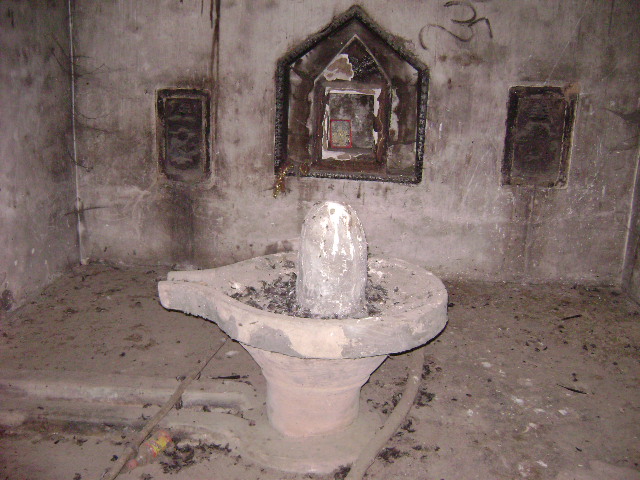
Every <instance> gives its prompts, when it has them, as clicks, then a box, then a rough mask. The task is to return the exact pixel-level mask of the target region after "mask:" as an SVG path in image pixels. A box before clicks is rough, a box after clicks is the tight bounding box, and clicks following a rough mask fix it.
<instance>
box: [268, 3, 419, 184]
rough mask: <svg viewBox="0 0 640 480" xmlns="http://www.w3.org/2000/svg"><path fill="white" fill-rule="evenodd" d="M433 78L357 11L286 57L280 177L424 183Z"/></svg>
mask: <svg viewBox="0 0 640 480" xmlns="http://www.w3.org/2000/svg"><path fill="white" fill-rule="evenodd" d="M427 87H428V70H427V67H426V66H425V65H424V64H422V63H421V62H420V61H419V60H418V59H417V58H415V57H414V56H413V55H412V54H411V53H409V52H408V51H406V49H404V48H403V46H402V45H400V42H399V41H398V39H397V38H396V37H393V36H392V35H390V34H388V33H386V32H384V31H383V30H382V29H381V28H380V27H379V26H378V25H377V24H376V23H375V22H373V21H372V20H371V18H370V17H369V16H368V15H367V14H366V13H365V12H364V10H363V9H362V8H360V7H358V6H354V7H352V8H350V9H349V10H348V11H346V12H345V13H343V14H342V15H340V16H338V17H336V18H335V19H334V20H333V22H332V23H331V24H330V25H329V26H327V27H326V28H325V29H323V30H322V31H321V32H319V33H317V34H315V35H313V36H311V37H310V38H309V39H307V40H306V41H305V42H303V43H302V44H301V45H299V46H298V47H296V48H294V49H293V50H292V51H291V52H289V53H287V54H286V55H285V56H284V57H282V58H281V59H280V60H279V62H278V65H277V71H276V131H275V136H276V138H275V173H276V174H278V175H281V174H283V173H287V174H289V175H299V176H313V177H330V178H346V179H357V180H379V181H390V182H403V183H419V182H420V180H421V176H422V154H423V150H424V131H425V125H426V107H427Z"/></svg>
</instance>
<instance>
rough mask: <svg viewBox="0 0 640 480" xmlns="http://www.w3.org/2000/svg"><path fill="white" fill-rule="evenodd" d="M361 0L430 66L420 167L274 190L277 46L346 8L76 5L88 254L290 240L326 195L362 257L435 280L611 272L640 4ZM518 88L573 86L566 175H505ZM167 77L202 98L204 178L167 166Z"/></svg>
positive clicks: (200, 252)
mask: <svg viewBox="0 0 640 480" xmlns="http://www.w3.org/2000/svg"><path fill="white" fill-rule="evenodd" d="M359 4H360V5H361V6H362V7H363V8H364V9H365V11H366V12H367V13H368V15H369V16H370V17H371V18H373V20H374V21H376V22H377V23H378V24H379V25H380V26H381V27H382V28H383V29H384V30H385V31H387V32H389V33H391V34H393V35H397V36H398V38H397V41H399V42H402V43H403V44H404V46H405V48H406V49H408V50H410V51H412V52H413V53H414V54H415V55H416V56H417V57H418V58H419V59H420V61H421V62H423V63H424V64H426V65H427V67H428V69H429V72H430V79H429V92H428V93H429V96H428V111H427V119H428V123H427V129H426V138H425V153H424V164H423V175H422V181H421V183H419V184H417V185H403V184H392V183H383V182H369V181H352V180H334V179H319V178H295V177H287V178H286V179H285V185H284V192H282V193H281V194H280V195H278V197H277V198H274V197H273V195H272V192H273V190H272V187H273V184H274V181H275V177H274V164H273V162H274V158H273V152H274V120H275V110H274V109H275V96H276V93H275V78H274V75H275V69H276V65H277V62H278V59H279V58H281V57H282V56H284V55H285V54H286V53H287V52H288V51H290V50H291V49H293V48H295V47H296V46H297V45H299V44H301V43H302V42H304V40H305V39H306V38H308V37H309V36H310V35H312V34H314V33H316V32H318V31H320V30H321V29H322V28H324V27H325V26H327V25H328V24H330V22H331V20H332V18H334V16H335V15H338V14H340V13H341V12H343V11H345V10H347V9H348V8H349V7H350V6H351V2H348V1H343V0H318V1H291V0H286V1H285V0H255V1H251V2H249V1H238V0H235V1H234V0H221V1H220V3H219V5H218V4H217V1H216V0H206V1H203V0H183V1H180V0H162V1H157V2H143V1H124V0H115V1H111V2H92V1H89V0H78V1H77V2H76V3H75V10H74V18H75V24H76V33H75V35H76V42H77V43H76V50H77V54H78V57H77V60H76V61H77V63H78V64H79V65H80V66H81V68H82V69H83V72H84V75H83V77H82V78H79V79H78V84H77V87H78V88H77V98H76V105H77V116H78V119H79V123H80V124H79V128H78V134H79V140H78V152H79V160H80V161H81V162H82V164H83V165H85V167H86V168H84V169H82V171H81V172H80V173H81V175H80V186H79V195H80V197H81V200H82V203H83V206H84V209H85V211H84V216H83V218H82V225H81V230H82V232H83V236H82V255H83V258H84V259H85V260H105V261H113V262H124V263H170V264H171V263H175V264H181V265H189V264H190V265H194V266H200V267H207V266H214V265H221V264H227V263H231V262H234V261H237V260H241V259H246V258H249V257H252V256H256V255H262V254H265V253H272V252H274V251H279V250H285V249H290V248H295V246H296V238H297V237H298V235H299V229H300V226H301V223H302V219H303V217H304V215H305V213H306V212H307V211H308V210H309V208H310V206H311V205H312V204H313V203H314V202H317V201H320V200H335V201H340V202H346V203H349V204H351V205H352V206H353V207H354V208H355V209H356V211H357V212H358V214H359V216H360V218H361V220H362V223H363V225H364V228H365V231H366V234H367V239H368V242H369V247H370V251H371V253H373V254H382V255H387V256H395V257H400V258H403V259H406V260H408V261H412V262H415V263H417V264H420V265H424V266H426V267H428V268H430V269H432V270H433V271H435V272H436V273H438V274H440V275H443V276H445V277H453V276H462V277H467V278H481V279H497V280H513V279H516V280H525V281H566V280H570V281H587V282H605V283H607V282H612V283H617V282H619V281H620V279H621V274H622V266H623V257H624V251H625V242H626V238H627V226H628V220H629V216H630V206H631V195H632V187H633V182H634V175H633V174H634V171H635V167H636V155H635V154H636V150H637V134H638V123H637V116H638V113H637V112H638V107H639V104H638V102H639V98H640V81H639V75H640V74H639V71H638V68H637V66H638V64H639V62H640V36H639V35H638V24H639V23H640V10H639V9H638V8H637V2H635V1H633V0H625V1H623V0H616V1H610V2H598V1H590V0H589V1H585V0H551V1H547V2H530V1H526V0H485V1H460V2H445V1H444V0H443V1H429V2H427V1H422V0H405V1H402V2H388V1H386V0H363V1H361V2H359ZM217 13H219V17H218V16H217ZM456 20H457V22H456ZM517 85H525V86H526V85H540V86H545V85H546V86H560V87H566V86H567V85H571V89H572V91H574V90H575V91H577V93H578V100H577V107H576V113H575V125H574V128H573V138H572V150H571V153H570V160H569V168H568V177H567V178H568V179H567V183H566V186H565V187H563V188H553V189H547V188H540V187H527V186H515V185H513V186H502V185H501V179H502V175H501V170H502V165H501V162H502V159H503V149H504V139H505V128H506V127H505V121H506V119H507V102H508V100H509V89H510V87H513V86H517ZM176 87H185V88H199V89H204V90H207V91H208V92H209V93H210V94H211V98H212V101H213V104H212V108H211V117H212V118H211V131H212V134H211V176H210V178H209V179H208V180H206V181H204V182H202V183H199V184H194V185H184V184H180V183H177V182H172V181H169V180H167V179H165V178H164V177H163V176H162V175H161V173H160V172H159V168H158V151H157V150H158V148H157V142H156V137H155V135H156V130H155V129H156V112H155V105H156V91H157V90H158V89H163V88H176ZM634 115H635V116H634Z"/></svg>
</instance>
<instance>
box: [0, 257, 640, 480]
mask: <svg viewBox="0 0 640 480" xmlns="http://www.w3.org/2000/svg"><path fill="white" fill-rule="evenodd" d="M165 275H166V270H164V269H159V268H155V267H148V268H116V267H111V266H101V265H93V266H87V267H78V268H77V269H75V270H74V271H73V272H72V273H71V274H69V275H66V276H64V277H61V278H60V279H58V280H57V281H56V282H54V283H53V284H52V285H50V286H49V287H48V288H46V289H45V290H44V291H43V292H42V293H41V294H40V295H39V296H38V297H36V298H34V299H33V300H32V301H31V302H30V303H28V304H27V305H25V306H24V307H23V308H21V309H20V310H18V311H15V312H12V313H11V314H10V315H8V316H6V317H4V318H2V320H1V323H0V373H3V374H4V375H5V376H6V375H9V373H7V372H13V374H15V373H16V372H19V373H20V374H21V375H22V376H23V377H24V378H45V379H47V378H50V379H51V382H52V383H53V382H54V380H56V379H60V378H64V379H69V378H72V379H73V378H77V382H78V384H79V385H80V386H81V385H82V382H83V381H85V382H87V381H88V382H94V383H95V382H98V383H99V382H100V381H103V382H107V381H108V379H109V378H112V377H114V376H115V377H118V378H120V379H122V378H139V377H145V378H150V379H156V380H158V381H162V382H164V383H167V382H168V384H169V385H171V382H175V385H176V386H177V384H178V380H176V378H180V376H181V375H185V374H186V373H187V372H189V371H191V370H192V369H193V368H194V366H196V365H197V364H198V362H199V361H200V362H201V361H203V359H205V358H207V357H208V356H210V355H211V353H212V352H213V351H214V349H217V348H218V347H219V346H220V345H222V349H221V350H220V351H219V352H218V354H217V355H216V357H215V358H214V359H213V360H212V361H211V362H210V363H209V365H208V366H207V367H206V369H205V370H204V371H203V373H202V376H201V379H202V380H203V381H204V380H212V379H217V378H219V377H231V378H232V379H237V380H240V381H243V382H246V383H247V384H250V385H251V387H253V388H254V389H255V391H256V393H257V395H258V396H259V397H260V396H263V395H264V380H263V378H262V376H261V375H260V371H259V369H258V367H257V366H256V365H255V363H254V362H253V361H252V360H251V358H250V357H249V356H248V355H247V354H246V352H244V350H243V349H242V347H241V346H240V345H238V344H237V343H234V342H232V341H230V340H228V341H226V342H224V344H223V340H224V339H225V336H224V334H223V333H222V332H220V330H219V329H218V328H217V327H216V326H215V325H214V324H213V323H210V322H207V321H205V320H202V319H200V318H196V317H190V316H186V315H184V314H181V313H178V312H168V311H165V310H164V309H163V308H162V307H161V306H160V305H159V303H158V300H157V292H156V283H157V281H158V280H160V279H163V278H164V276H165ZM445 283H446V285H447V288H448V291H449V295H450V297H449V302H450V303H449V323H448V326H447V327H446V329H445V330H444V331H443V333H442V334H441V335H440V336H439V337H437V338H436V339H435V340H434V341H432V342H431V343H430V344H429V345H428V346H427V347H426V362H425V368H424V375H423V381H422V388H421V393H420V394H419V396H418V398H417V399H416V403H415V405H414V407H413V409H412V411H411V412H410V414H409V416H408V418H407V420H406V422H405V423H404V425H403V427H402V428H401V429H400V430H399V431H398V432H397V433H396V435H395V436H394V437H393V438H392V439H391V440H390V441H389V442H388V444H387V446H386V447H385V449H384V450H383V451H382V452H381V453H380V455H379V456H378V458H377V460H376V462H375V463H374V464H373V465H372V466H371V468H370V469H369V471H368V473H367V477H366V478H370V479H380V480H382V479H385V480H386V479H392V478H394V479H395V478H408V479H419V480H427V479H428V480H432V479H436V480H438V479H446V480H456V479H463V480H464V479H518V478H526V479H540V480H544V479H555V480H569V479H580V480H595V479H638V478H640V464H639V462H640V439H639V435H640V395H639V378H640V375H639V373H640V368H639V367H640V364H639V362H640V322H639V320H640V309H639V308H638V306H637V305H636V304H635V303H633V302H631V301H629V300H628V299H627V298H626V297H625V296H624V294H621V293H620V292H619V291H618V290H616V289H615V288H608V287H597V288H596V287H583V286H572V285H530V286H526V285H518V284H505V283H500V284H493V283H479V282H461V281H451V282H445ZM405 360H406V359H405V357H403V356H402V355H398V356H393V357H390V358H389V359H388V360H387V361H386V362H385V363H384V364H383V365H382V366H381V367H380V368H379V369H378V370H377V371H376V372H375V373H374V374H373V375H372V377H371V380H370V382H369V383H368V384H366V385H365V386H364V387H363V390H362V397H363V401H365V402H366V403H367V405H369V408H370V409H371V410H372V411H375V412H378V413H379V414H380V416H381V417H384V416H386V415H388V413H389V412H390V411H391V409H392V407H393V404H394V403H395V402H396V401H397V399H398V397H399V395H400V393H401V391H402V388H403V386H404V382H405V379H406V374H407V373H406V372H407V362H406V361H405ZM0 380H2V379H1V378H0ZM45 383H46V382H45ZM4 384H5V385H6V378H5V382H4ZM3 398H4V397H2V391H0V401H2V399H3ZM41 399H42V401H40V400H41ZM5 400H6V398H5ZM34 401H35V403H36V404H38V402H39V403H40V404H38V405H36V407H35V408H36V411H35V413H33V412H32V413H31V414H30V415H31V416H28V421H25V418H27V417H24V416H21V415H20V414H19V412H18V411H17V410H16V407H15V402H14V403H13V404H8V403H5V404H4V406H2V407H1V408H0V424H2V425H3V426H2V427H1V429H0V478H5V479H18V478H19V479H32V480H35V479H69V480H71V479H75V480H80V479H89V478H91V479H99V478H101V477H102V476H103V474H104V472H105V470H106V469H107V468H109V467H110V466H111V465H113V460H114V458H115V457H116V456H118V455H120V454H121V453H122V451H123V449H124V445H123V442H124V441H125V440H126V438H127V437H126V435H128V434H130V433H131V432H132V431H133V429H134V427H136V425H138V423H136V424H135V425H134V424H132V425H130V426H129V427H124V428H123V427H121V426H117V425H110V424H104V425H95V424H93V425H89V424H83V423H78V422H66V423H65V422H61V421H57V422H47V421H44V420H45V419H47V412H48V410H49V409H51V408H52V404H53V402H51V401H48V400H47V399H46V398H44V397H38V398H37V399H36V400H34V399H33V398H29V397H25V399H24V404H25V405H27V404H30V402H31V404H33V402H34ZM154 407H155V405H152V406H148V408H151V409H153V408H154ZM25 408H26V407H25ZM18 410H19V409H18ZM148 411H151V410H141V411H140V415H141V418H144V415H145V412H147V413H148ZM39 412H40V413H39ZM38 415H40V416H38ZM147 416H148V415H147ZM38 419H39V421H38ZM192 453H193V457H192V458H191V460H190V461H185V458H183V457H180V460H179V461H175V460H171V459H169V458H168V457H167V458H164V459H163V461H164V462H165V463H164V465H163V464H162V463H154V464H151V465H146V466H144V467H140V468H138V469H136V470H134V471H132V472H130V473H126V474H122V476H121V478H123V479H126V478H135V479H141V480H150V479H154V478H155V479H159V478H175V479H177V480H178V479H225V480H228V479H252V480H255V479H262V480H275V479H291V480H293V479H303V478H317V479H322V480H329V479H339V478H343V477H344V470H343V471H342V472H340V471H336V472H334V473H332V474H329V475H322V476H320V475H312V474H292V473H283V472H279V471H276V470H272V469H270V468H265V467H263V466H261V465H259V464H257V463H255V462H252V461H250V460H249V459H247V458H245V457H243V455H242V451H238V450H230V449H228V448H225V445H222V444H218V445H214V444H203V445H201V446H200V447H198V448H195V449H193V450H192ZM172 462H173V463H172Z"/></svg>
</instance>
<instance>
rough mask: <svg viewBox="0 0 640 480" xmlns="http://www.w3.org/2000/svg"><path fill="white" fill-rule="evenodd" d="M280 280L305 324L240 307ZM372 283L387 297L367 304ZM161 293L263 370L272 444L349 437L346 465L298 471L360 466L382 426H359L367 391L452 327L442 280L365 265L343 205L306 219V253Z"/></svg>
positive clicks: (165, 285)
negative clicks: (389, 361) (400, 356)
mask: <svg viewBox="0 0 640 480" xmlns="http://www.w3.org/2000/svg"><path fill="white" fill-rule="evenodd" d="M282 278H290V279H293V278H295V297H296V299H297V308H298V310H297V311H298V312H302V315H303V316H296V315H294V314H291V313H286V312H285V313H277V312H272V311H268V310H266V309H264V308H262V307H261V306H260V305H259V304H257V303H256V302H255V301H253V302H251V301H250V302H248V303H245V302H243V301H242V300H245V301H246V300H247V299H246V298H245V297H247V295H246V292H248V291H257V290H259V289H260V288H262V287H264V286H265V285H268V284H273V282H278V281H281V279H282ZM368 285H369V287H372V286H373V287H372V288H374V289H375V290H376V291H377V292H383V293H384V295H378V296H377V298H375V299H374V300H373V301H369V302H368V301H367V289H368ZM159 292H160V300H161V303H162V305H163V306H164V307H165V308H168V309H172V310H181V311H184V312H186V313H189V314H193V315H198V316H201V317H204V318H206V319H209V320H212V321H214V322H215V323H216V324H217V325H218V326H219V327H220V328H221V329H222V330H223V331H224V332H225V333H226V334H227V335H229V336H230V337H231V338H232V339H234V340H236V341H238V342H239V343H240V344H242V346H243V347H244V348H245V349H246V350H247V351H248V352H249V353H250V354H251V356H252V357H253V358H254V360H255V361H256V362H257V363H258V365H259V366H260V367H261V369H262V374H263V375H264V377H265V379H266V383H267V394H266V411H267V417H268V420H269V424H270V427H272V429H274V430H275V432H273V435H269V436H268V439H269V440H270V441H287V440H291V439H294V440H295V441H296V443H298V444H299V445H304V443H305V442H310V443H309V445H312V444H313V440H314V439H316V438H319V437H330V436H332V435H334V436H335V438H336V439H344V445H343V446H342V447H341V448H340V451H341V452H342V453H343V455H342V457H341V458H335V459H334V460H330V461H329V464H327V462H326V461H323V462H324V463H322V467H319V466H318V465H314V463H313V461H311V462H310V463H309V462H307V463H305V464H304V465H305V466H304V467H302V468H303V469H304V470H307V471H319V470H325V471H326V470H327V468H328V467H329V466H333V467H337V466H340V465H342V464H344V463H347V462H348V461H349V460H351V461H352V460H354V459H355V457H356V456H357V454H358V452H359V449H360V448H361V447H362V445H363V442H366V441H367V438H368V437H367V433H366V432H365V430H366V429H367V428H368V429H369V430H370V432H369V433H373V431H375V430H376V429H378V428H379V426H380V420H379V419H376V420H372V419H371V418H369V417H367V420H366V422H365V424H366V426H365V427H364V430H363V425H362V422H359V418H360V417H362V416H366V415H368V414H367V412H361V413H360V417H359V411H361V409H360V408H359V407H360V389H361V387H362V386H363V385H364V384H365V383H366V382H367V380H368V379H369V376H370V375H371V373H373V371H374V370H375V369H377V368H378V367H379V366H380V364H381V363H382V362H383V361H384V360H385V359H386V358H387V356H388V355H389V354H392V353H399V352H405V351H408V350H411V349H413V348H416V347H418V346H421V345H423V344H425V343H426V342H428V341H429V340H431V339H432V338H434V337H435V336H436V335H437V334H438V333H439V332H440V331H441V330H442V329H443V328H444V326H445V324H446V321H447V292H446V289H445V287H444V285H443V284H442V282H441V281H440V280H439V279H438V278H437V277H436V276H435V275H433V274H432V273H430V272H428V271H427V270H425V269H423V268H421V267H418V266H415V265H411V264H409V263H407V262H404V261H402V260H397V259H394V260H387V259H383V258H375V257H370V258H368V253H367V242H366V238H365V234H364V230H363V228H362V224H361V223H360V220H359V219H358V217H357V215H356V212H355V211H354V210H353V209H352V208H351V207H350V206H347V205H342V204H339V203H335V202H324V203H321V204H319V205H316V206H315V207H313V208H312V209H311V210H310V211H309V213H308V214H307V216H306V218H305V220H304V223H303V226H302V232H301V239H300V249H299V252H297V253H295V252H287V253H278V254H272V255H265V256H262V257H256V258H252V259H250V260H246V261H243V262H239V263H236V264H233V265H228V266H223V267H219V268H214V269H209V270H198V271H183V272H171V273H169V275H168V279H167V281H164V282H160V283H159ZM380 297H384V298H380ZM358 425H359V426H358ZM357 428H359V429H360V430H358V435H357V437H358V439H357V440H356V439H354V438H350V437H349V430H350V429H357ZM276 432H277V433H276ZM363 433H364V434H363ZM336 434H337V435H336ZM332 438H333V437H332ZM278 439H280V440H278ZM336 441H340V440H336ZM311 456H313V454H311ZM325 460H326V459H325ZM331 462H333V464H332V465H331ZM280 467H281V465H280ZM295 469H296V470H298V471H299V470H300V468H298V467H296V468H295Z"/></svg>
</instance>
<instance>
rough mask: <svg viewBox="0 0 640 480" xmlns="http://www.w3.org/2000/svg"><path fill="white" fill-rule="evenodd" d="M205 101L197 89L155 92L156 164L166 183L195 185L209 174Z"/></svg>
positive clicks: (204, 96) (207, 95)
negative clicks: (166, 180) (168, 181)
mask: <svg viewBox="0 0 640 480" xmlns="http://www.w3.org/2000/svg"><path fill="white" fill-rule="evenodd" d="M209 99H210V96H209V93H208V92H206V91H203V90H197V89H183V88H178V89H174V88H167V89H162V90H158V92H157V100H156V110H157V141H158V163H159V167H160V171H161V172H162V173H163V174H164V175H165V176H166V177H167V178H169V179H170V180H174V181H178V182H183V183H198V182H201V181H203V180H205V179H206V178H207V177H208V175H209V163H210V162H209Z"/></svg>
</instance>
